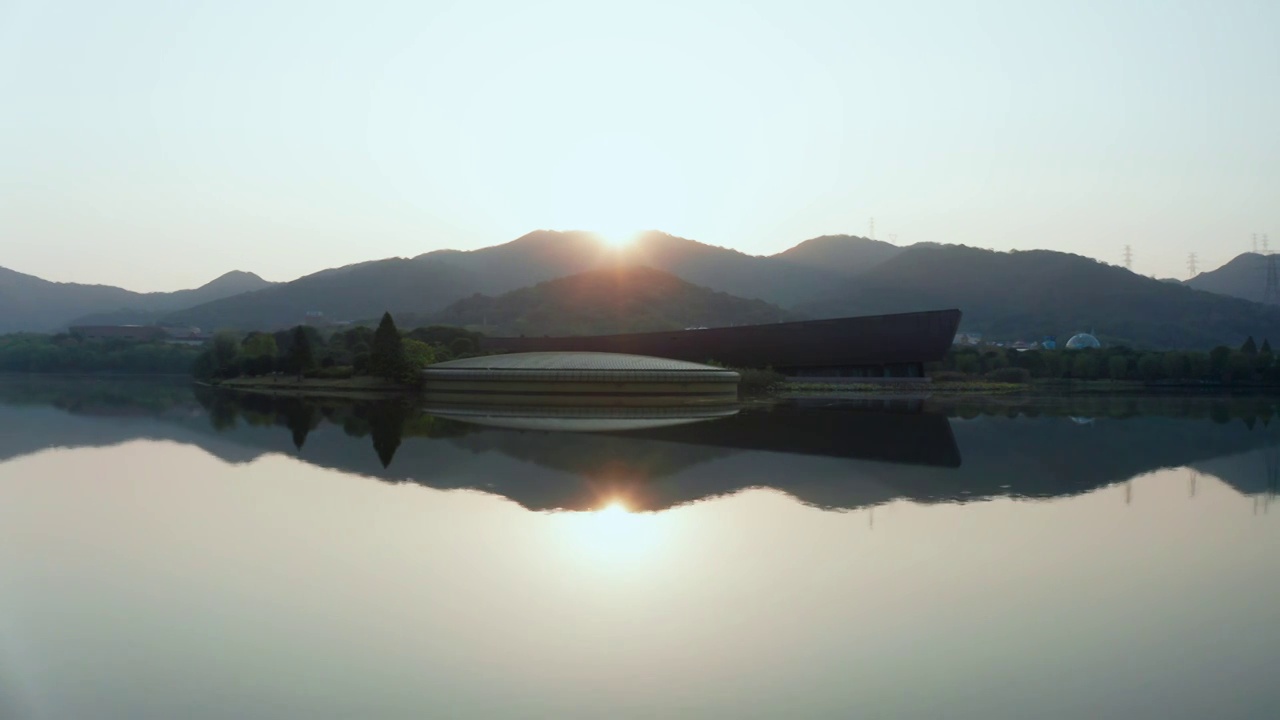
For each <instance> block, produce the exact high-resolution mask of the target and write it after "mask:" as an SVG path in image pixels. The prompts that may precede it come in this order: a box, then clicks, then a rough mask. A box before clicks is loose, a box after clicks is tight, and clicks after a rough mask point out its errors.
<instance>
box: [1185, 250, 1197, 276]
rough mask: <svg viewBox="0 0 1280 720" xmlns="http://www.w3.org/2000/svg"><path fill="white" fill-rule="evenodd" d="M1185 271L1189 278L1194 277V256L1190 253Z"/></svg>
mask: <svg viewBox="0 0 1280 720" xmlns="http://www.w3.org/2000/svg"><path fill="white" fill-rule="evenodd" d="M1187 271H1188V272H1190V273H1191V277H1195V276H1196V254H1195V253H1191V254H1190V255H1188V256H1187Z"/></svg>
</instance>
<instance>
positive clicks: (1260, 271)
mask: <svg viewBox="0 0 1280 720" xmlns="http://www.w3.org/2000/svg"><path fill="white" fill-rule="evenodd" d="M1268 262H1277V263H1280V261H1276V260H1268V259H1267V256H1265V255H1260V254H1258V253H1244V254H1241V255H1237V256H1236V257H1235V258H1233V259H1232V260H1231V262H1229V263H1227V264H1226V265H1223V266H1222V267H1220V268H1218V269H1217V270H1209V271H1207V272H1202V273H1200V274H1199V275H1196V276H1195V277H1193V278H1191V279H1190V280H1187V281H1186V284H1187V285H1188V286H1189V287H1193V288H1195V289H1197V290H1207V291H1209V292H1212V293H1218V294H1220V295H1231V296H1233V297H1238V298H1243V299H1245V300H1252V301H1253V302H1262V296H1263V294H1264V293H1265V291H1266V288H1267V263H1268ZM1278 266H1280V265H1278Z"/></svg>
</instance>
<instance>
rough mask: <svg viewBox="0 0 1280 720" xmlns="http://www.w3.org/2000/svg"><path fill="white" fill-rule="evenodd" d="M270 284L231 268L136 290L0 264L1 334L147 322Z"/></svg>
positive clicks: (255, 276)
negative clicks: (200, 281)
mask: <svg viewBox="0 0 1280 720" xmlns="http://www.w3.org/2000/svg"><path fill="white" fill-rule="evenodd" d="M271 284H272V283H270V282H267V281H266V280H263V279H262V278H260V277H258V276H257V275H255V274H253V273H249V272H242V271H232V272H229V273H226V274H224V275H221V276H219V277H218V278H215V279H214V280H212V281H210V282H208V283H206V284H204V285H202V286H200V287H198V288H194V289H191V290H178V291H175V292H156V293H137V292H132V291H130V290H125V289H123V288H118V287H112V286H110V285H83V284H79V283H57V282H51V281H49V280H44V279H41V278H38V277H36V276H34V275H27V274H25V273H20V272H17V271H15V270H9V269H7V268H0V333H10V332H49V331H53V330H59V329H64V328H66V327H67V326H69V325H72V324H88V323H92V322H97V321H99V320H102V321H104V322H111V323H114V324H122V323H130V322H151V321H152V320H155V319H158V318H160V317H161V316H162V315H163V314H165V313H169V312H172V311H174V310H178V309H180V308H184V307H189V306H191V305H198V304H201V303H206V302H209V301H211V300H216V299H219V298H223V297H227V296H230V295H238V294H240V293H244V292H248V291H252V290H257V289H261V288H263V287H268V286H270V285H271Z"/></svg>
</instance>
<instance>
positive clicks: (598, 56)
mask: <svg viewBox="0 0 1280 720" xmlns="http://www.w3.org/2000/svg"><path fill="white" fill-rule="evenodd" d="M1276 28H1280V2H1275V1H1274V0H1259V1H1257V2H1251V1H1245V0H1239V1H1235V2H1232V1H1219V2H1208V1H1205V2H1178V1H1175V0H1159V1H1151V2H1139V1H1137V0H1106V1H1104V2H1093V1H1091V0H1081V1H1079V2H1071V3H1048V2H1025V0H1016V1H1010V2H966V3H958V2H912V3H905V2H904V3H887V2H883V0H876V1H875V2H855V1H849V0H845V1H840V2H801V1H797V0H791V1H788V2H780V1H779V2H767V3H764V2H760V3H757V2H744V1H742V0H722V1H715V0H707V1H705V2H698V1H697V0H681V1H678V2H663V1H662V0H650V1H646V2H643V3H640V2H631V3H610V2H599V1H598V0H597V1H594V2H560V1H557V0H548V1H541V0H540V1H539V2H505V3H504V2H457V3H450V2H430V1H429V0H416V1H410V0H406V1H404V2H374V1H367V2H359V3H356V2H340V3H339V2H320V1H317V0H307V1H302V0H297V1H294V2H274V1H271V0H254V1H251V2H238V1H236V0H221V1H219V2H196V1H194V0H193V1H192V2H172V1H171V0H155V1H152V2H145V1H140V0H115V1H114V2H109V3H108V2H98V1H97V0H93V1H86V2H69V1H64V0H47V1H40V0H0V266H4V267H8V268H11V269H14V270H18V271H21V272H26V273H30V274H34V275H38V276H40V277H44V278H47V279H50V280H58V281H70V282H91V283H105V284H112V285H120V286H123V287H127V288H130V289H134V290H141V291H153V290H174V289H178V288H183V287H192V286H195V285H199V284H202V283H204V282H207V281H208V280H210V279H212V278H213V277H215V276H217V275H220V274H222V273H223V272H226V271H229V270H233V269H240V270H248V271H253V272H257V273H258V274H260V275H262V276H263V277H265V278H267V279H270V280H290V279H293V278H295V277H298V276H301V275H304V274H307V273H310V272H314V271H317V270H320V269H324V268H327V267H334V266H338V265H343V264H347V263H352V262H359V261H363V260H369V259H374V258H381V257H390V256H413V255H417V254H420V253H423V252H428V251H431V250H434V249H439V248H461V249H469V248H477V247H484V246H488V245H494V244H498V243H501V242H506V241H509V240H512V239H514V238H516V237H518V236H520V235H523V234H524V233H526V232H529V231H531V230H535V229H542V228H549V229H561V230H569V229H585V230H594V231H598V232H601V233H604V234H606V235H608V236H610V237H614V238H619V237H626V236H629V235H631V234H633V233H635V232H638V231H641V230H647V229H660V230H663V231H666V232H670V233H672V234H675V235H679V236H682V237H688V238H692V239H695V240H700V241H702V242H707V243H711V244H714V245H722V246H727V247H733V248H736V249H739V250H742V251H743V252H747V253H751V254H772V253H776V252H780V251H782V250H784V249H786V248H787V247H790V246H792V245H794V244H796V243H797V242H799V241H802V240H804V239H807V238H811V237H815V236H818V235H824V234H836V233H848V234H856V235H867V234H869V232H870V219H871V218H875V237H877V238H879V239H883V240H889V241H891V242H895V243H896V244H900V245H905V244H910V243H914V242H921V241H931V242H951V243H964V244H967V245H975V246H979V247H989V248H994V249H998V250H1006V249H1014V248H1018V249H1029V248H1050V249H1054V250H1062V251H1067V252H1074V253H1080V254H1083V255H1089V256H1092V257H1095V258H1098V259H1100V260H1103V261H1106V262H1111V263H1116V264H1119V263H1121V262H1123V256H1124V247H1125V245H1130V246H1132V251H1133V268H1134V270H1135V271H1136V272H1140V273H1142V274H1147V275H1156V276H1160V277H1186V276H1187V259H1188V254H1189V253H1192V252H1194V253H1197V257H1198V261H1199V267H1200V269H1202V270H1203V269H1206V268H1211V267H1215V266H1217V265H1220V264H1222V263H1224V262H1226V261H1227V260H1229V259H1231V258H1232V257H1234V256H1235V255H1237V254H1239V253H1240V252H1245V251H1248V250H1249V249H1250V248H1251V235H1252V234H1253V233H1269V235H1270V237H1271V239H1272V243H1271V244H1272V245H1273V246H1274V247H1275V248H1276V249H1277V250H1280V127H1278V123H1277V119H1278V118H1280V36H1277V34H1276V32H1275V30H1276Z"/></svg>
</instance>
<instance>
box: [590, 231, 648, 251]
mask: <svg viewBox="0 0 1280 720" xmlns="http://www.w3.org/2000/svg"><path fill="white" fill-rule="evenodd" d="M639 234H640V233H635V232H620V233H619V232H610V233H604V234H602V235H601V236H600V239H601V240H602V241H603V242H604V245H605V247H608V248H613V249H615V250H621V249H622V248H625V247H628V246H630V245H631V243H632V242H634V241H635V239H636V236H637V235H639Z"/></svg>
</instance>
